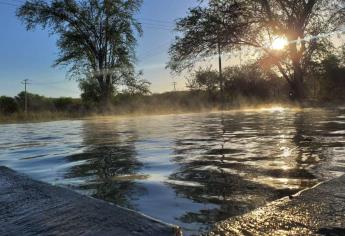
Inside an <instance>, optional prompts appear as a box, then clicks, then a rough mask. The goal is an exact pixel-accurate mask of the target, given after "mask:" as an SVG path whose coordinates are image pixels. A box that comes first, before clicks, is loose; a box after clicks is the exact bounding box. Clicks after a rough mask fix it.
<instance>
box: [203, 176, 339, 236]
mask: <svg viewBox="0 0 345 236" xmlns="http://www.w3.org/2000/svg"><path fill="white" fill-rule="evenodd" d="M208 235H332V236H333V235H345V176H342V177H340V178H337V179H333V180H330V181H327V182H323V183H321V184H319V185H317V186H315V187H313V188H310V189H307V190H304V191H301V192H300V193H298V194H296V195H294V196H291V197H286V198H283V199H281V200H278V201H274V202H272V203H270V204H268V205H267V206H265V207H262V208H259V209H257V210H254V211H253V212H250V213H248V214H245V215H243V216H239V217H234V218H231V219H228V220H225V221H222V222H219V223H217V224H216V225H215V226H214V228H213V230H212V231H211V232H209V233H208Z"/></svg>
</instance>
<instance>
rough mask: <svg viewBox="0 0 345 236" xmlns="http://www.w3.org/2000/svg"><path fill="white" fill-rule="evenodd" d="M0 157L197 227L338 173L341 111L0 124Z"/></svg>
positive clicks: (344, 156) (344, 155) (343, 133)
mask: <svg viewBox="0 0 345 236" xmlns="http://www.w3.org/2000/svg"><path fill="white" fill-rule="evenodd" d="M0 132H1V135H0V165H5V166H8V167H10V168H13V169H15V170H17V171H19V172H23V173H26V174H28V175H30V176H31V177H33V178H35V179H38V180H42V181H45V182H49V183H52V184H55V185H59V186H65V187H68V188H71V189H73V190H75V191H78V192H81V193H83V194H87V195H90V196H94V197H96V198H100V199H104V200H106V201H111V202H114V203H116V204H119V205H121V206H125V207H129V208H131V209H134V210H138V211H140V212H142V213H144V214H146V215H149V216H152V217H155V218H157V219H160V220H162V221H165V222H168V223H173V224H177V225H180V226H181V227H182V228H183V230H184V234H186V235H189V234H198V233H200V232H203V231H205V230H207V229H208V228H209V227H210V226H211V225H212V224H213V223H215V222H217V221H220V220H223V219H226V218H228V217H231V216H236V215H240V214H243V213H246V212H248V211H250V210H252V209H255V208H257V207H260V206H263V205H265V204H266V203H267V202H270V201H272V200H275V199H278V198H281V197H283V196H287V195H289V194H293V193H296V192H297V191H299V190H302V189H304V188H306V187H311V186H313V185H315V184H316V183H318V182H320V181H323V180H326V179H329V178H332V177H335V176H338V175H341V174H343V173H344V172H345V139H344V137H345V109H304V110H293V109H267V110H265V109H263V110H247V111H236V112H235V111H234V112H223V113H221V112H217V113H201V114H186V115H166V116H145V117H129V118H124V119H111V118H103V119H101V118H98V119H93V120H80V121H58V122H48V123H32V124H10V125H0Z"/></svg>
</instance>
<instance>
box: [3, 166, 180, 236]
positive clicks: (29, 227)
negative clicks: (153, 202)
mask: <svg viewBox="0 0 345 236" xmlns="http://www.w3.org/2000/svg"><path fill="white" fill-rule="evenodd" d="M0 235H121V236H122V235H182V233H181V230H180V228H179V227H178V226H175V225H171V224H167V223H164V222H161V221H159V220H156V219H153V218H151V217H148V216H145V215H143V214H141V213H138V212H135V211H132V210H129V209H126V208H123V207H119V206H116V205H114V204H112V203H108V202H105V201H102V200H98V199H94V198H91V197H87V196H84V195H81V194H78V193H75V192H73V191H71V190H68V189H66V188H62V187H56V186H52V185H49V184H47V183H43V182H40V181H36V180H33V179H31V178H29V177H28V176H26V175H23V174H20V173H17V172H15V171H13V170H11V169H9V168H7V167H2V166H0Z"/></svg>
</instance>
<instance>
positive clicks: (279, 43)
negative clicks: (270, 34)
mask: <svg viewBox="0 0 345 236" xmlns="http://www.w3.org/2000/svg"><path fill="white" fill-rule="evenodd" d="M287 44H288V41H287V40H286V39H285V38H276V39H274V40H273V42H272V44H271V48H272V49H274V50H282V49H283V48H285V47H286V45H287Z"/></svg>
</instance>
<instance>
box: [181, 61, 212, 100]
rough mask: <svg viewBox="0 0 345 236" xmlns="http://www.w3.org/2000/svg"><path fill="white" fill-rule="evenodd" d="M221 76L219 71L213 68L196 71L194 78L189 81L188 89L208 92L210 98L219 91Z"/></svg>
mask: <svg viewBox="0 0 345 236" xmlns="http://www.w3.org/2000/svg"><path fill="white" fill-rule="evenodd" d="M218 85H219V76H218V73H217V71H214V70H212V69H211V68H207V69H202V68H200V69H199V70H197V71H195V73H194V74H193V75H192V78H190V79H188V80H187V84H186V87H188V88H189V89H191V90H201V91H207V93H208V95H209V97H212V96H214V95H215V93H216V91H218V90H219V86H218Z"/></svg>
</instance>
